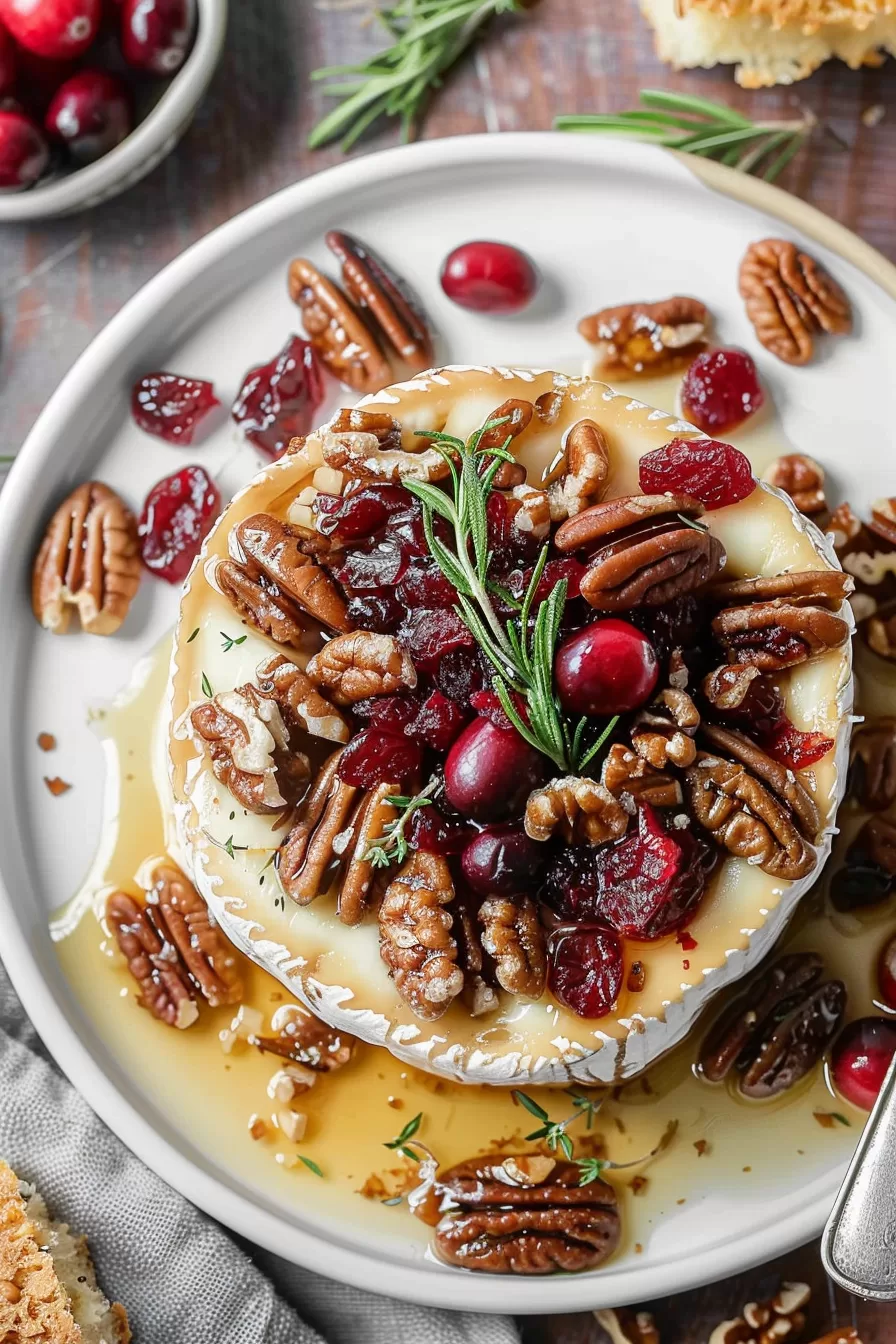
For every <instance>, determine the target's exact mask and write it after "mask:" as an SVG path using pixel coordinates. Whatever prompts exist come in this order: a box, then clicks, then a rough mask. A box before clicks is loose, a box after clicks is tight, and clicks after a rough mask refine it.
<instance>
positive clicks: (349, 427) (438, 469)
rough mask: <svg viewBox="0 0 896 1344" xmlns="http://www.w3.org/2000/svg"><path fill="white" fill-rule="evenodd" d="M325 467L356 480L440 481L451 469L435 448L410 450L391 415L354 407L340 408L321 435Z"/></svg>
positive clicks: (399, 427)
mask: <svg viewBox="0 0 896 1344" xmlns="http://www.w3.org/2000/svg"><path fill="white" fill-rule="evenodd" d="M321 451H322V452H323V457H324V461H325V462H326V464H327V466H329V467H335V468H336V469H337V470H338V471H344V472H345V473H346V475H348V476H354V477H356V478H357V479H359V480H370V481H402V480H404V479H405V478H406V477H409V478H410V479H411V480H414V481H443V480H444V479H445V478H446V477H447V476H448V475H449V473H450V471H451V468H450V466H449V465H448V463H447V462H446V460H445V458H444V457H443V456H442V454H441V453H439V452H437V451H436V449H435V448H424V449H421V450H420V451H419V452H409V451H408V449H406V448H402V446H401V426H400V425H399V424H398V422H397V421H396V420H393V418H392V416H390V415H384V414H382V413H380V412H376V411H365V410H363V409H362V408H360V407H359V408H356V409H355V410H353V411H340V412H339V414H338V416H337V417H336V419H335V420H333V421H331V422H330V424H329V425H327V426H326V428H325V429H324V430H323V432H322V434H321Z"/></svg>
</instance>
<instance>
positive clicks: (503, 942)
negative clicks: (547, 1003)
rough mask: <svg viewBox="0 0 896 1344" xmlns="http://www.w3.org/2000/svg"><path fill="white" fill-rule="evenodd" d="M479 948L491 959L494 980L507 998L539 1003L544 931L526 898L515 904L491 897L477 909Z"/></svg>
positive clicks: (545, 967)
mask: <svg viewBox="0 0 896 1344" xmlns="http://www.w3.org/2000/svg"><path fill="white" fill-rule="evenodd" d="M479 923H480V924H481V925H482V946H483V947H484V948H485V950H486V952H487V953H488V954H489V956H490V957H492V958H493V959H494V963H495V976H496V978H497V981H498V984H499V985H500V986H501V988H502V989H506V990H507V992H508V994H520V995H522V997H523V998H526V999H540V998H541V996H542V994H543V993H544V987H545V981H546V979H547V971H548V965H547V957H546V955H545V936H544V929H543V928H542V926H541V921H540V919H539V917H538V906H537V905H536V904H535V902H534V901H533V900H532V899H531V897H529V896H523V897H521V898H520V900H519V901H514V900H510V899H509V898H508V897H505V896H492V897H489V899H488V900H485V901H483V902H482V905H481V906H480V907H479Z"/></svg>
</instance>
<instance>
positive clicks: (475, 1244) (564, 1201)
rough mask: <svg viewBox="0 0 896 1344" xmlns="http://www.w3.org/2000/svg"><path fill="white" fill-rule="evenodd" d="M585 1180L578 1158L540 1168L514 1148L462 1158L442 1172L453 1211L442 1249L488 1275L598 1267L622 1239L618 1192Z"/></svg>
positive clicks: (440, 1233)
mask: <svg viewBox="0 0 896 1344" xmlns="http://www.w3.org/2000/svg"><path fill="white" fill-rule="evenodd" d="M546 1163H550V1166H549V1167H548V1166H546V1165H545V1164H546ZM521 1174H522V1175H521ZM536 1177H540V1179H536ZM579 1181H580V1172H579V1168H578V1167H577V1166H576V1164H575V1163H574V1162H554V1161H553V1160H552V1159H550V1158H547V1159H541V1160H540V1165H539V1167H538V1169H537V1170H536V1169H535V1168H534V1166H533V1165H531V1160H529V1162H527V1159H526V1158H520V1157H519V1156H518V1155H512V1154H508V1155H504V1154H501V1153H496V1154H492V1155H489V1156H487V1157H477V1158H471V1159H470V1160H469V1161H467V1162H461V1163H459V1164H458V1165H457V1166H456V1167H452V1168H451V1169H450V1170H449V1171H446V1172H445V1173H444V1174H442V1175H440V1177H439V1179H438V1183H437V1186H436V1191H437V1193H438V1195H439V1197H440V1200H441V1207H442V1208H444V1209H447V1210H448V1211H447V1212H446V1214H445V1216H444V1217H443V1218H442V1220H441V1222H440V1223H439V1225H438V1227H437V1228H436V1233H435V1239H436V1248H437V1250H438V1251H439V1254H440V1255H441V1256H442V1257H443V1259H445V1260H447V1261H448V1262H449V1263H450V1264H453V1265H459V1266H460V1267H461V1268H462V1269H473V1270H479V1271H481V1272H484V1273H487V1274H508V1273H510V1274H550V1273H553V1272H554V1271H555V1270H564V1271H566V1272H568V1273H573V1272H575V1271H577V1270H584V1269H595V1268H596V1267H597V1266H598V1265H600V1264H602V1263H603V1261H604V1260H606V1259H607V1257H608V1256H610V1255H611V1254H612V1253H613V1251H614V1250H615V1249H616V1246H617V1244H618V1242H619V1233H620V1225H619V1211H618V1208H617V1201H616V1194H615V1192H614V1190H613V1188H612V1186H609V1185H607V1184H606V1183H605V1182H604V1181H600V1180H598V1181H592V1182H591V1183H590V1184H589V1185H587V1186H580V1185H579Z"/></svg>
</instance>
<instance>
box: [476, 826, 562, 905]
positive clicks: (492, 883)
mask: <svg viewBox="0 0 896 1344" xmlns="http://www.w3.org/2000/svg"><path fill="white" fill-rule="evenodd" d="M546 859H547V851H546V849H545V846H544V845H541V844H539V843H538V841H536V840H530V839H529V837H528V835H527V834H526V832H525V831H524V830H523V828H522V826H492V827H490V828H489V829H488V830H485V831H480V832H479V834H478V835H477V836H474V838H473V839H472V840H471V841H470V843H469V844H468V845H467V847H466V849H465V850H464V852H463V855H462V856H461V861H460V862H461V868H462V869H463V873H464V877H465V878H466V879H467V881H468V882H469V884H470V886H471V887H472V888H473V890H474V891H475V892H477V893H478V894H479V895H480V896H512V895H514V893H515V892H520V891H529V890H531V889H532V888H534V887H537V886H538V883H539V881H540V879H541V873H542V871H543V869H544V865H545V861H546Z"/></svg>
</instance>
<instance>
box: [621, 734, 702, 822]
mask: <svg viewBox="0 0 896 1344" xmlns="http://www.w3.org/2000/svg"><path fill="white" fill-rule="evenodd" d="M601 780H602V782H603V784H604V786H605V787H606V788H608V789H609V790H610V793H612V794H613V796H614V798H619V799H620V801H621V802H622V805H623V806H624V807H625V810H626V811H627V812H630V813H634V812H635V810H636V806H637V804H638V803H649V804H650V806H651V807H678V806H680V805H681V802H682V800H683V795H682V792H681V785H680V784H679V782H678V780H677V779H675V778H674V777H673V776H672V775H670V774H666V773H664V772H661V771H659V770H654V769H653V768H652V767H651V766H650V765H648V764H647V762H646V761H645V760H644V759H643V758H642V757H641V756H637V755H636V754H635V753H634V752H633V751H632V750H631V748H630V747H626V746H623V744H622V743H621V742H614V743H613V745H612V747H611V748H610V750H609V751H608V752H607V755H606V759H605V760H604V765H603V771H602V774H601Z"/></svg>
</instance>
